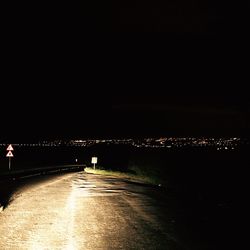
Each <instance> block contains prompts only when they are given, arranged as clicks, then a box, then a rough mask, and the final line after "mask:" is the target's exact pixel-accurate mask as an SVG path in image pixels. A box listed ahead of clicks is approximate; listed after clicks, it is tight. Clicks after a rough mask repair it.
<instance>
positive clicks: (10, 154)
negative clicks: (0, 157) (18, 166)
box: [6, 144, 14, 171]
mask: <svg viewBox="0 0 250 250" xmlns="http://www.w3.org/2000/svg"><path fill="white" fill-rule="evenodd" d="M6 150H7V151H8V153H7V155H6V157H9V171H10V169H11V157H14V155H13V153H12V151H13V150H14V149H13V147H12V145H11V144H10V145H9V146H8V147H7V149H6Z"/></svg>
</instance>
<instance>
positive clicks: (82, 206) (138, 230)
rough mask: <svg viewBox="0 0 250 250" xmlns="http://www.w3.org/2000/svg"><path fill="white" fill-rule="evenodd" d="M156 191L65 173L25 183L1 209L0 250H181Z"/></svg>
mask: <svg viewBox="0 0 250 250" xmlns="http://www.w3.org/2000/svg"><path fill="white" fill-rule="evenodd" d="M159 197H160V196H159V190H158V189H157V188H156V187H152V186H150V185H144V184H142V183H134V182H131V181H129V180H124V179H120V178H114V177H109V176H101V175H93V174H87V173H85V172H78V173H67V174H63V175H57V176H52V177H50V178H48V179H45V180H43V181H40V182H39V181H37V182H35V183H32V184H30V185H25V186H24V187H23V188H21V189H19V191H18V192H16V193H15V195H14V199H13V201H12V202H11V203H10V204H9V206H8V207H7V208H6V209H5V210H4V211H3V212H2V213H0V225H1V227H0V249H36V250H37V249H72V250H77V249H84V250H88V249H89V250H92V249H167V250H179V249H185V248H183V247H182V246H181V245H180V244H179V243H178V242H179V241H178V239H177V238H176V237H175V235H176V234H175V229H174V221H173V218H171V216H170V214H171V213H170V211H169V214H168V210H167V205H166V203H165V202H161V199H160V198H159Z"/></svg>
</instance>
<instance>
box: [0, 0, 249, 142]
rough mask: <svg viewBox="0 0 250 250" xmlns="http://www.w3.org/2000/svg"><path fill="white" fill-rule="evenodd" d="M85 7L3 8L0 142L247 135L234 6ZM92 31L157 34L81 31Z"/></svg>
mask: <svg viewBox="0 0 250 250" xmlns="http://www.w3.org/2000/svg"><path fill="white" fill-rule="evenodd" d="M85 2H86V1H85ZM94 3H97V2H95V1H94V2H93V1H91V2H90V3H89V5H88V6H85V7H86V8H85V10H86V11H85V14H84V15H83V14H82V13H80V12H81V11H79V10H81V8H78V7H76V6H73V4H72V5H70V6H68V8H66V6H67V5H65V6H64V5H61V7H62V9H61V11H58V9H57V12H55V11H53V8H49V9H50V11H48V10H47V8H46V5H43V6H40V7H39V8H35V7H38V6H33V7H32V8H31V7H30V5H29V6H28V7H29V8H28V7H27V6H26V7H27V8H25V6H19V7H18V6H12V7H11V6H10V7H8V9H9V11H10V14H11V15H9V16H8V18H9V19H5V21H6V20H7V21H6V25H5V28H6V29H7V31H8V32H7V34H6V36H5V38H6V45H5V46H3V54H2V62H3V63H2V65H3V67H2V69H1V70H2V75H1V78H2V80H1V91H0V95H1V98H0V104H1V129H0V141H6V140H19V139H20V140H38V139H50V138H51V139H53V138H59V139H60V138H93V137H124V136H125V137H144V136H161V135H163V136H164V135H176V136H180V135H181V136H182V135H216V136H217V135H249V98H248V94H247V93H248V91H247V87H246V83H247V82H249V81H248V74H247V70H248V69H247V64H246V63H245V61H247V60H248V56H247V54H246V51H245V50H244V49H242V48H243V44H244V41H245V40H244V39H242V38H241V36H240V35H241V34H244V30H245V25H246V23H245V22H244V20H243V19H244V18H245V15H244V14H242V15H241V11H243V10H242V9H243V8H242V7H240V6H239V5H237V6H236V5H232V4H230V3H227V4H226V5H225V4H224V3H222V2H220V3H218V2H217V1H214V2H213V1H212V2H211V1H209V2H208V1H185V3H184V1H183V2H182V1H164V3H166V5H164V4H163V1H154V4H153V2H150V1H143V4H142V2H140V1H135V2H133V3H132V2H130V1H126V3H125V2H123V1H119V4H118V3H117V1H115V2H112V1H108V2H105V4H104V2H103V1H102V4H101V3H100V2H98V5H95V4H94ZM152 4H153V5H154V6H153V10H154V11H155V12H152V11H151V12H150V11H149V10H152V8H151V7H152ZM77 6H78V5H77ZM96 6H99V7H96ZM52 7H53V6H52ZM20 8H21V9H25V10H24V11H23V12H21V11H20ZM31 9H32V11H30V10H31ZM34 9H35V11H34ZM76 9H77V11H76ZM18 10H19V11H18ZM101 10H102V11H101ZM164 10H166V12H165V11H164ZM231 10H234V12H233V13H235V15H231V14H230V13H231V12H230V11H231ZM125 12H126V13H127V14H126V15H125V14H124V13H125ZM6 13H8V11H7V12H6ZM13 13H14V14H15V13H16V15H14V14H13ZM18 13H19V14H18ZM21 13H22V14H21ZM138 13H139V14H138ZM145 13H147V15H144V14H145ZM150 13H151V14H150ZM152 13H153V14H152ZM157 13H161V15H163V16H165V17H161V16H157V15H158V14H157ZM242 13H243V12H242ZM26 14H27V15H26ZM45 14H46V17H45ZM150 15H153V16H154V18H153V19H152V17H150ZM11 17H13V18H11ZM121 17H122V18H121ZM166 17H167V19H166ZM239 17H240V18H239ZM139 19H140V20H139ZM8 20H9V21H8ZM138 20H139V21H138ZM152 20H153V21H152ZM157 20H158V21H159V20H161V21H159V22H158V21H157ZM151 21H152V22H151ZM113 24H115V25H113ZM87 26H88V27H87ZM95 29H103V30H106V29H108V30H110V29H111V31H112V30H113V31H114V30H120V31H155V29H156V30H158V31H165V33H164V34H162V35H154V36H152V35H150V36H148V35H146V36H144V35H135V34H131V33H130V34H128V33H127V34H125V33H124V34H121V33H120V34H118V35H117V34H116V35H109V34H93V33H88V32H87V31H89V30H90V31H94V30H95ZM197 29H198V30H197ZM138 34H139V33H138ZM236 34H237V36H236ZM232 37H237V38H238V41H239V43H238V44H236V43H233V42H232ZM241 39H242V40H241Z"/></svg>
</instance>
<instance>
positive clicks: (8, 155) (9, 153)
mask: <svg viewBox="0 0 250 250" xmlns="http://www.w3.org/2000/svg"><path fill="white" fill-rule="evenodd" d="M13 156H14V155H13V154H12V152H11V151H9V152H8V153H7V155H6V157H13Z"/></svg>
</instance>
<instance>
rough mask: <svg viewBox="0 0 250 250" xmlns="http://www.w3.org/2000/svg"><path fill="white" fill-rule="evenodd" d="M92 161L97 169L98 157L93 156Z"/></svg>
mask: <svg viewBox="0 0 250 250" xmlns="http://www.w3.org/2000/svg"><path fill="white" fill-rule="evenodd" d="M91 163H92V164H94V169H95V164H96V163H97V157H92V159H91Z"/></svg>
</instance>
